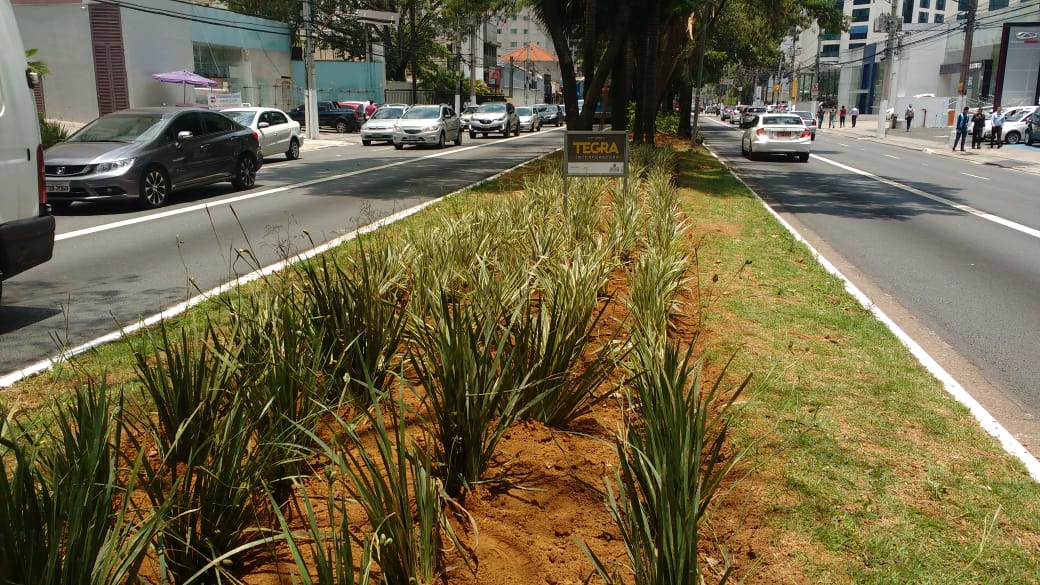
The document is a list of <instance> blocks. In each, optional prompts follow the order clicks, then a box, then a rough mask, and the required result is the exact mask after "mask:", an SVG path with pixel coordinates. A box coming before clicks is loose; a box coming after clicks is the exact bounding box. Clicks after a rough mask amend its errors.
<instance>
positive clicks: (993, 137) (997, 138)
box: [989, 106, 1004, 148]
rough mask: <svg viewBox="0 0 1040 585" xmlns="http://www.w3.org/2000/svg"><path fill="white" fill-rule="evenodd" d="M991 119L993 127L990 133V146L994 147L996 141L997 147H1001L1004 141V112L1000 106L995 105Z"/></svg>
mask: <svg viewBox="0 0 1040 585" xmlns="http://www.w3.org/2000/svg"><path fill="white" fill-rule="evenodd" d="M989 119H990V124H991V125H992V127H993V129H992V130H991V131H990V135H989V147H990V148H993V144H994V143H995V144H996V145H997V148H1000V147H1001V146H1002V145H1003V143H1004V112H1002V111H1001V110H1000V106H993V115H992V116H990V118H989Z"/></svg>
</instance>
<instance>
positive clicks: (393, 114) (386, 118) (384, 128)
mask: <svg viewBox="0 0 1040 585" xmlns="http://www.w3.org/2000/svg"><path fill="white" fill-rule="evenodd" d="M407 110H408V106H383V107H381V108H379V109H377V110H376V111H374V112H372V117H370V118H369V119H368V120H367V121H366V122H365V123H364V124H362V125H361V144H363V145H364V146H369V145H370V144H372V143H373V142H393V141H394V124H396V123H397V120H398V119H399V118H400V117H401V116H403V115H404V113H405V112H406V111H407Z"/></svg>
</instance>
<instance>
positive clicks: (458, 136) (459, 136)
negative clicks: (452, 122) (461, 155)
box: [455, 128, 462, 146]
mask: <svg viewBox="0 0 1040 585" xmlns="http://www.w3.org/2000/svg"><path fill="white" fill-rule="evenodd" d="M455 146H462V128H459V131H458V133H456V134H455Z"/></svg>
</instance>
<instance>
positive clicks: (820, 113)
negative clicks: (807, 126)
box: [816, 104, 823, 128]
mask: <svg viewBox="0 0 1040 585" xmlns="http://www.w3.org/2000/svg"><path fill="white" fill-rule="evenodd" d="M816 127H817V128H823V104H820V107H818V108H816Z"/></svg>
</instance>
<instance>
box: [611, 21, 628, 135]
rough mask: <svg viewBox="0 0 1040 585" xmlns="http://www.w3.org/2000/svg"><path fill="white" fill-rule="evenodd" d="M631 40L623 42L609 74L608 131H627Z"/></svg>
mask: <svg viewBox="0 0 1040 585" xmlns="http://www.w3.org/2000/svg"><path fill="white" fill-rule="evenodd" d="M631 47H632V40H631V38H629V39H628V40H627V41H625V45H624V47H622V48H621V51H620V52H619V53H618V56H617V59H615V60H614V67H613V70H612V72H611V74H610V79H611V86H610V88H611V89H610V91H611V95H610V104H611V111H612V112H613V114H612V115H611V117H610V129H611V130H615V131H619V132H620V131H622V130H628V104H629V103H631V101H632V97H631V96H632V55H631Z"/></svg>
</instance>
